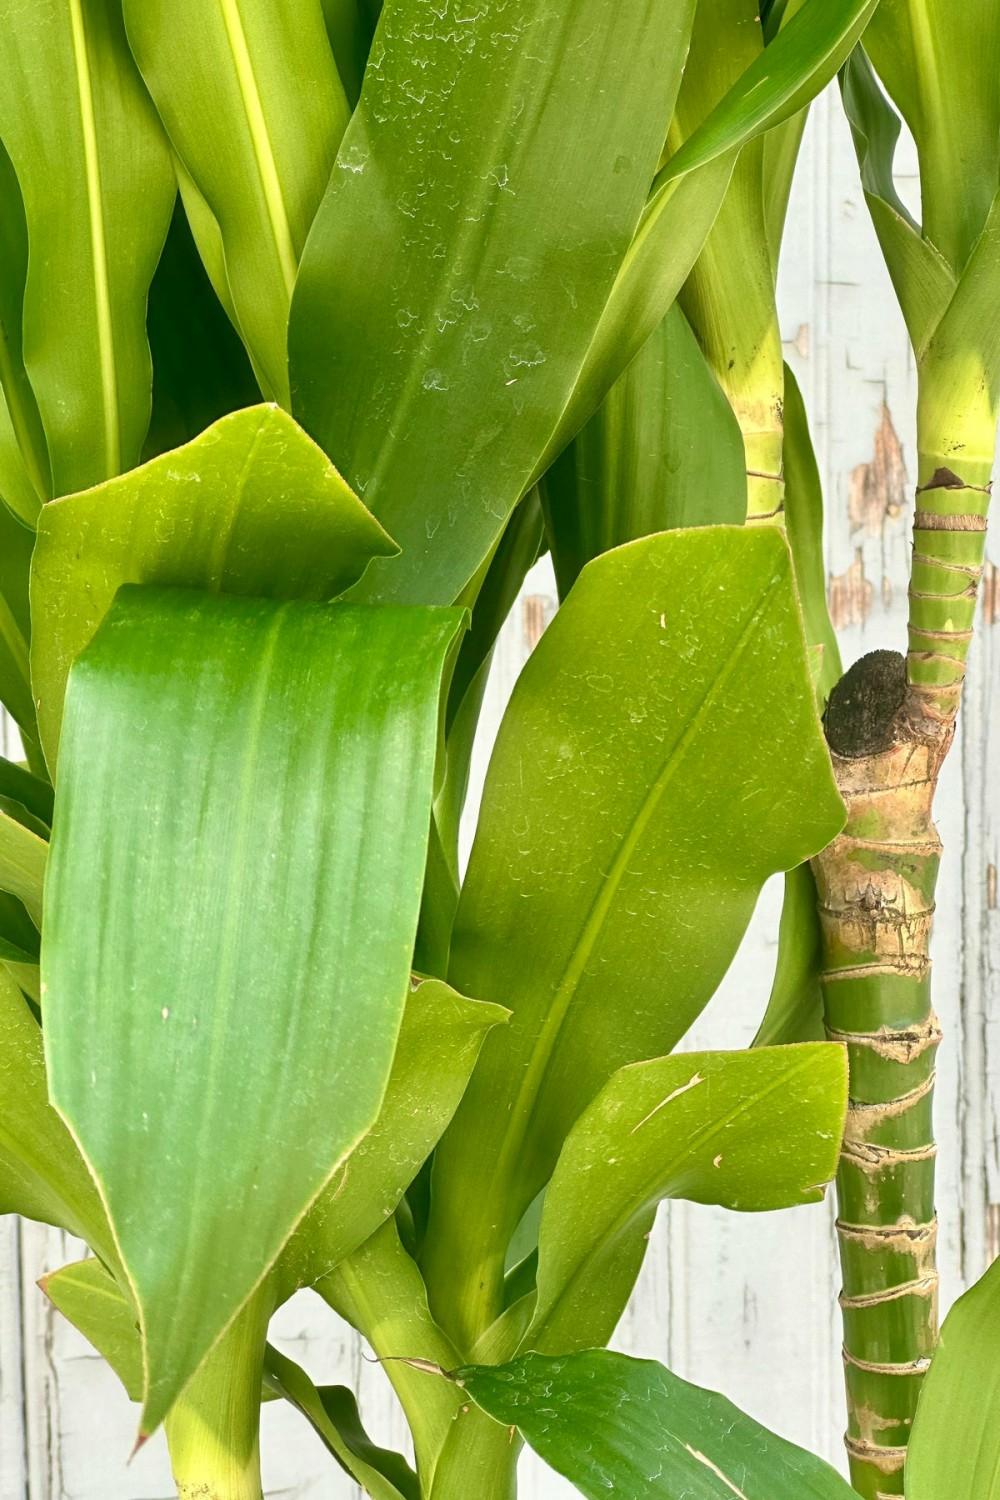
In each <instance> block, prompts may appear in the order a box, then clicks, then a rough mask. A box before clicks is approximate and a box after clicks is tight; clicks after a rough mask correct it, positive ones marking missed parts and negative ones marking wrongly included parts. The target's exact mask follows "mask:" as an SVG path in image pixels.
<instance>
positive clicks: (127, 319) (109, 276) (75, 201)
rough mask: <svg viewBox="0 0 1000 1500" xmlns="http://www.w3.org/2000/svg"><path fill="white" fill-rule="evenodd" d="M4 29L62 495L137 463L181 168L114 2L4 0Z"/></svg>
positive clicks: (33, 357)
mask: <svg viewBox="0 0 1000 1500" xmlns="http://www.w3.org/2000/svg"><path fill="white" fill-rule="evenodd" d="M0 31H2V33H3V38H4V66H3V69H2V71H0V138H2V140H3V143H4V145H5V146H6V148H7V151H8V153H9V155H10V159H11V161H12V162H13V165H14V169H15V171H16V173H17V178H18V181H19V182H20V185H21V191H22V193H23V195H24V211H25V217H26V220H27V229H28V240H29V242H30V244H31V256H30V259H29V262H28V271H27V283H26V286H25V289H24V364H25V368H26V370H27V373H28V376H29V378H30V381H31V385H32V387H33V389H34V393H35V396H36V397H37V400H38V407H39V410H40V412H41V419H42V425H43V427H44V429H45V435H46V437H47V440H48V450H49V457H50V459H51V465H52V483H53V486H54V490H55V493H56V494H57V495H62V494H66V493H67V492H68V491H70V490H81V489H85V488H86V487H87V486H88V485H92V484H98V483H99V482H100V481H101V480H102V479H107V478H108V477H109V476H110V475H112V474H118V473H120V472H121V471H122V470H123V469H127V468H130V467H131V466H132V465H133V464H135V463H136V462H137V461H138V458H139V453H140V450H141V448H142V444H143V439H144V438H145V436H146V428H147V426H148V425H149V411H150V363H149V347H148V345H147V343H146V327H145V324H146V296H147V293H148V291H149V284H150V282H151V281H152V279H153V272H154V270H155V269H156V262H157V260H158V258H159V255H160V250H161V248H162V246H163V241H164V238H165V236H166V232H167V225H168V224H169V222H170V212H171V207H172V204H173V201H174V194H175V186H174V176H173V172H172V170H171V166H170V156H169V152H168V150H167V146H166V143H165V141H164V139H163V134H162V131H161V130H160V127H159V124H158V122H157V120H156V116H155V114H154V112H153V110H152V108H151V106H150V103H149V100H148V98H147V96H146V92H145V90H144V89H143V87H142V80H141V79H140V77H139V74H138V72H137V71H136V68H135V64H134V62H133V61H132V56H131V53H130V52H129V49H128V44H127V42H126V40H125V30H124V27H123V25H122V19H121V8H120V6H119V4H118V3H117V0H89V3H86V4H85V3H83V0H57V3H53V4H50V5H25V4H22V3H21V0H0ZM197 50H198V49H187V58H188V62H190V59H191V56H193V55H196V54H197ZM39 462H40V459H39Z"/></svg>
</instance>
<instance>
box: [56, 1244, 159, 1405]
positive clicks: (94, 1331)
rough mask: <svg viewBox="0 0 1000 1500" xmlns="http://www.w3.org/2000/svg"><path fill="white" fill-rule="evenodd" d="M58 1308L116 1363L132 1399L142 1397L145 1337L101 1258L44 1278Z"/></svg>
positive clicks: (78, 1262)
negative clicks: (142, 1335)
mask: <svg viewBox="0 0 1000 1500" xmlns="http://www.w3.org/2000/svg"><path fill="white" fill-rule="evenodd" d="M40 1286H41V1288H42V1291H43V1292H44V1293H45V1295H46V1297H48V1299H49V1301H50V1302H51V1303H52V1305H53V1307H56V1308H58V1309H59V1311H60V1312H61V1313H62V1315H63V1317H64V1318H67V1319H68V1320H69V1322H70V1323H72V1324H73V1327H74V1328H76V1329H78V1330H79V1331H80V1333H82V1334H83V1336H84V1338H85V1339H87V1340H88V1341H89V1342H90V1343H91V1344H93V1346H94V1348H95V1349H96V1350H97V1352H98V1354H100V1355H101V1357H102V1358H103V1359H105V1360H107V1362H108V1364H109V1365H110V1366H111V1368H112V1370H114V1372H115V1374H116V1375H117V1376H118V1379H119V1380H120V1381H121V1383H122V1385H123V1386H124V1387H125V1392H126V1394H127V1396H128V1398H129V1400H130V1401H141V1400H142V1386H143V1374H142V1340H141V1338H140V1335H139V1325H138V1324H137V1322H136V1317H135V1312H134V1310H133V1308H132V1306H131V1304H130V1302H129V1300H128V1298H127V1297H126V1296H125V1294H124V1292H122V1291H121V1289H120V1288H119V1286H118V1283H117V1282H116V1281H115V1279H114V1277H113V1276H112V1275H111V1274H110V1273H109V1272H108V1271H107V1270H105V1268H104V1266H102V1265H101V1262H100V1261H99V1260H78V1261H74V1262H73V1264H72V1265H69V1266H63V1267H62V1269H61V1270H59V1271H53V1272H52V1273H51V1275H49V1276H43V1277H42V1280H41V1282H40Z"/></svg>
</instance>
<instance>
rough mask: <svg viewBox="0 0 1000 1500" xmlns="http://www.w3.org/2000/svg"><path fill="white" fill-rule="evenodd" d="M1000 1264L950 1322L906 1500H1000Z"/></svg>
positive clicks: (920, 1415) (915, 1436)
mask: <svg viewBox="0 0 1000 1500" xmlns="http://www.w3.org/2000/svg"><path fill="white" fill-rule="evenodd" d="M998 1413H1000V1264H998V1263H994V1264H993V1265H992V1266H991V1267H990V1269H989V1270H988V1271H987V1272H986V1275H985V1276H984V1277H983V1278H982V1279H981V1280H980V1281H977V1283H976V1285H975V1286H974V1287H972V1289H971V1290H970V1291H968V1292H966V1293H965V1295H964V1297H959V1299H958V1301H957V1302H956V1303H955V1305H954V1307H953V1308H952V1310H951V1312H950V1313H949V1314H948V1316H947V1317H946V1318H945V1320H944V1327H943V1328H942V1329H941V1338H940V1342H939V1344H938V1348H937V1352H936V1353H935V1355H934V1358H933V1360H932V1361H931V1368H930V1371H929V1372H928V1374H927V1377H926V1379H925V1381H924V1385H923V1389H922V1390H921V1393H920V1401H919V1404H918V1406H917V1415H916V1418H915V1420H914V1423H913V1432H912V1435H911V1437H910V1442H909V1446H908V1448H907V1453H906V1500H941V1497H942V1496H947V1497H949V1500H1000V1423H998V1421H997V1415H998Z"/></svg>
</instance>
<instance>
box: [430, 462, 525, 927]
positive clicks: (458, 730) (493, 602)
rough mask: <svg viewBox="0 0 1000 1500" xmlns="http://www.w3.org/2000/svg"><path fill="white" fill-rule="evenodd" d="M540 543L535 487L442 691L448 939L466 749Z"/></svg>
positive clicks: (440, 811) (492, 570) (493, 564)
mask: <svg viewBox="0 0 1000 1500" xmlns="http://www.w3.org/2000/svg"><path fill="white" fill-rule="evenodd" d="M542 542H543V527H542V510H541V504H540V501H539V496H538V492H537V490H534V489H532V490H531V491H530V492H529V494H527V495H526V496H525V498H524V500H523V501H522V502H521V504H520V505H519V506H518V507H517V509H516V510H515V512H514V514H513V516H511V519H510V524H509V525H508V527H507V530H506V531H505V532H504V534H503V537H502V538H501V541H500V545H499V546H498V547H497V550H496V552H495V553H494V555H493V557H492V559H491V560H490V565H489V568H488V569H487V570H486V576H485V578H484V579H483V581H482V584H481V586H480V588H479V590H478V593H477V594H476V596H475V602H474V604H473V607H472V620H471V623H470V626H469V632H468V634H467V635H466V637H465V639H464V640H463V641H462V645H461V647H460V649H459V653H458V658H457V660H456V662H455V671H454V673H453V675H452V679H451V686H450V688H449V691H448V709H447V714H446V717H445V736H446V746H445V748H446V762H445V774H444V779H443V782H442V785H441V788H440V791H439V792H438V795H437V797H436V798H435V803H434V814H435V821H436V823H437V825H438V827H439V829H440V832H441V841H442V849H443V852H444V857H445V859H446V861H447V865H448V873H449V875H450V877H451V881H452V887H453V892H454V896H453V901H452V903H451V909H450V911H449V914H448V919H447V941H449V942H450V939H451V923H452V921H453V920H454V915H455V912H454V903H457V900H458V884H459V880H458V836H459V825H460V823H461V818H462V811H463V809H464V807H465V798H466V794H467V792H468V787H469V768H470V765H471V761H472V749H473V744H474V742H475V737H476V729H477V728H478V725H479V712H480V709H481V707H482V703H483V696H484V694H485V692H486V684H487V680H488V677H489V671H490V665H491V663H492V660H493V651H494V647H495V646H496V643H497V639H498V637H499V635H500V631H501V629H502V628H503V624H504V621H505V620H506V619H507V617H508V615H509V614H510V612H511V610H512V609H513V607H514V605H515V603H516V601H517V596H518V594H519V593H520V590H521V585H522V584H523V583H524V580H525V578H526V576H527V573H528V570H529V568H531V566H532V565H533V563H534V562H535V561H536V559H537V557H538V554H539V552H540V550H541V548H542ZM446 954H447V948H445V955H446Z"/></svg>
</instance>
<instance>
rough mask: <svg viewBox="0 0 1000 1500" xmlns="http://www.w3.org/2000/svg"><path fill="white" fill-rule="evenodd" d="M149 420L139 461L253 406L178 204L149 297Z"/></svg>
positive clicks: (237, 350)
mask: <svg viewBox="0 0 1000 1500" xmlns="http://www.w3.org/2000/svg"><path fill="white" fill-rule="evenodd" d="M149 343H150V349H151V350H152V355H153V416H152V421H151V423H150V430H149V433H148V435H147V438H146V445H145V448H144V450H143V458H144V459H150V458H155V457H156V456H157V454H160V453H164V452H166V450H167V449H168V448H179V447H181V445H182V444H184V443H189V442H192V441H193V440H194V439H195V438H196V437H197V436H198V435H199V433H201V432H204V430H205V428H206V427H210V426H211V424H212V423H213V422H215V421H217V420H218V419H219V417H222V416H225V415H226V413H227V412H230V411H235V410H236V409H237V408H239V407H242V406H252V405H253V404H254V403H255V402H257V401H259V400H260V392H259V390H258V387H257V382H256V380H255V379H254V375H253V370H252V369H251V367H250V361H249V360H248V359H247V355H246V351H245V350H244V348H243V345H242V344H241V343H240V340H239V337H238V335H237V334H236V333H235V331H234V330H233V327H232V325H231V323H230V322H229V320H228V318H227V317H226V314H225V312H224V310H223V308H222V307H221V305H220V303H219V300H218V298H217V297H216V295H215V293H214V291H213V290H212V286H211V283H210V281H209V279H208V276H207V274H206V272H205V268H204V266H203V265H202V262H201V260H200V259H199V256H198V251H197V249H196V248H195V245H194V241H193V240H192V238H191V230H190V229H189V227H188V223H187V218H186V216H185V214H184V210H183V208H182V207H181V205H180V202H179V201H178V203H177V206H176V207H175V209H174V217H173V220H172V221H171V225H170V233H169V234H168V235H167V243H166V244H165V245H164V247H163V255H162V256H161V257H160V264H159V265H158V266H157V268H156V275H155V276H154V277H153V284H152V286H151V287H150V289H149Z"/></svg>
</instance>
